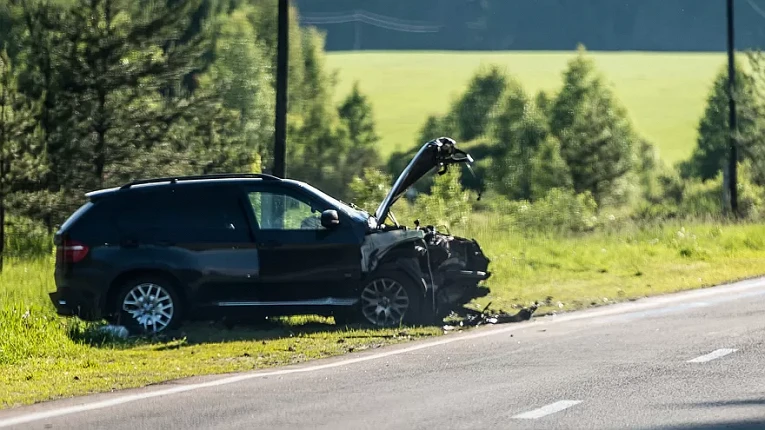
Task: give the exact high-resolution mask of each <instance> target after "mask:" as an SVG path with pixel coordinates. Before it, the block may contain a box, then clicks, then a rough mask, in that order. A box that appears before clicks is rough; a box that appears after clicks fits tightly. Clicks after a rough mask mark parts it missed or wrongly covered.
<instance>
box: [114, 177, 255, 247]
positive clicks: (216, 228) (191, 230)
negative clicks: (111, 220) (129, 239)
mask: <svg viewBox="0 0 765 430" xmlns="http://www.w3.org/2000/svg"><path fill="white" fill-rule="evenodd" d="M124 204H125V207H123V208H122V210H120V211H119V212H117V216H116V219H115V221H116V225H117V227H118V228H119V229H120V231H121V232H122V233H123V234H128V235H130V236H133V237H136V238H139V239H142V240H166V241H171V242H197V243H223V242H226V243H231V242H235V243H242V242H247V241H249V240H250V237H249V231H248V229H247V219H246V217H245V214H244V211H243V210H242V207H241V206H240V205H239V204H238V200H237V198H236V194H235V193H233V192H231V193H229V192H225V191H224V190H210V189H190V188H183V189H177V190H172V191H169V192H157V193H147V195H145V196H144V197H140V198H139V197H138V196H136V198H134V199H129V201H126V202H124Z"/></svg>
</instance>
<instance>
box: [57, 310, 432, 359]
mask: <svg viewBox="0 0 765 430" xmlns="http://www.w3.org/2000/svg"><path fill="white" fill-rule="evenodd" d="M434 326H437V325H434ZM107 327H108V326H107V325H106V324H105V323H99V324H95V323H83V322H77V323H72V324H70V325H69V328H68V335H69V338H70V339H72V340H73V341H75V342H77V343H81V344H85V345H89V346H91V347H95V348H109V349H129V348H135V347H139V346H147V345H156V348H154V349H155V350H156V351H165V350H172V349H180V348H184V347H190V346H194V345H199V344H206V343H227V342H241V341H253V342H264V343H265V342H267V341H272V340H278V339H284V338H291V337H303V336H310V335H315V334H325V335H332V334H334V333H338V332H344V333H345V334H343V335H342V336H341V337H342V338H347V339H385V338H395V337H397V336H401V335H404V333H402V332H401V331H400V330H405V329H408V328H413V327H409V326H401V327H400V328H398V329H397V328H392V329H378V328H374V327H372V326H371V325H366V324H347V325H346V324H343V325H338V324H335V322H334V320H333V319H332V318H325V317H320V316H313V315H310V316H299V317H279V318H251V319H237V320H236V321H235V323H234V322H227V321H221V320H209V321H192V322H186V323H184V324H183V325H182V326H181V327H180V328H179V329H176V330H172V331H168V332H166V333H162V334H157V335H135V336H130V337H127V338H122V337H120V336H118V335H116V334H115V333H114V331H111V330H109V329H108V328H107ZM391 332H393V333H391Z"/></svg>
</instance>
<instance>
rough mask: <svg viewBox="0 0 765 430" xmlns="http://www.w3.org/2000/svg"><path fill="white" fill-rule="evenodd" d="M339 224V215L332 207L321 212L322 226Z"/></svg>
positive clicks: (330, 226) (331, 226) (328, 226)
mask: <svg viewBox="0 0 765 430" xmlns="http://www.w3.org/2000/svg"><path fill="white" fill-rule="evenodd" d="M339 224H340V217H339V216H338V215H337V211H336V210H334V209H327V210H325V211H324V212H322V213H321V226H322V227H324V228H333V227H337V226H338V225H339Z"/></svg>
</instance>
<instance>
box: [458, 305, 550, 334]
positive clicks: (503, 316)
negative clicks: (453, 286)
mask: <svg viewBox="0 0 765 430" xmlns="http://www.w3.org/2000/svg"><path fill="white" fill-rule="evenodd" d="M490 306H491V303H489V304H487V305H486V307H484V308H483V310H480V311H479V310H475V309H470V308H462V309H460V311H459V312H457V311H454V312H452V315H451V316H450V318H449V319H457V320H458V322H457V323H456V324H455V325H445V326H444V327H443V329H444V330H445V331H450V330H455V329H459V328H460V327H477V326H481V325H487V324H507V323H514V322H521V321H528V320H530V319H531V316H532V315H533V314H534V312H535V311H536V310H537V309H538V308H539V303H534V304H533V305H531V306H529V307H526V308H521V310H520V311H518V312H517V313H515V314H510V313H508V312H505V311H504V310H501V309H500V310H499V311H494V310H491V309H490Z"/></svg>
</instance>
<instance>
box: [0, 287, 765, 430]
mask: <svg viewBox="0 0 765 430" xmlns="http://www.w3.org/2000/svg"><path fill="white" fill-rule="evenodd" d="M764 286H765V278H759V279H754V280H748V281H741V282H736V283H732V284H727V285H721V286H719V287H716V288H707V289H703V290H690V291H685V292H681V293H676V294H673V295H667V296H659V297H651V298H646V299H643V300H641V301H639V302H627V303H621V304H616V305H613V306H609V307H605V308H600V309H590V310H585V311H581V312H575V313H570V314H561V315H554V316H552V317H549V318H545V319H537V320H536V321H533V320H532V321H531V322H530V323H527V324H519V325H516V324H513V325H511V326H508V327H502V328H496V329H494V328H487V329H484V330H479V331H476V332H470V333H466V334H463V335H459V334H453V335H449V337H447V338H442V339H439V340H435V341H429V342H423V343H420V344H417V345H413V346H410V347H408V348H401V349H394V350H391V351H387V352H381V353H378V354H370V355H363V356H361V357H356V358H348V359H343V360H338V361H334V362H330V363H326V364H316V365H311V366H305V367H298V368H291V369H282V370H275V371H268V372H262V371H261V372H256V373H244V374H240V375H236V376H229V377H224V378H221V379H216V380H214V381H208V382H200V383H196V384H188V385H179V386H175V387H172V388H167V389H163V390H156V391H150V392H145V393H136V394H130V395H124V396H119V397H115V398H111V399H106V400H101V401H95V402H92V403H85V404H81V405H77V406H68V407H62V408H57V409H51V410H47V411H41V412H33V413H29V414H25V415H17V416H11V417H10V418H6V419H0V428H3V427H10V426H15V425H19V424H26V423H30V422H33V421H40V420H44V419H50V418H56V417H60V416H64V415H71V414H75V413H79V412H88V411H93V410H96V409H104V408H109V407H113V406H118V405H122V404H125V403H129V402H135V401H139V400H146V399H151V398H154V397H161V396H167V395H172V394H178V393H184V392H187V391H195V390H200V389H204V388H210V387H217V386H221V385H228V384H234V383H237V382H242V381H247V380H250V379H257V378H266V377H269V376H282V375H289V374H293V373H306V372H315V371H319V370H324V369H331V368H334V367H341V366H347V365H350V364H355V363H361V362H364V361H371V360H379V359H381V358H386V357H391V356H396V355H401V354H406V353H409V352H414V351H419V350H422V349H427V348H433V347H436V346H441V345H447V344H450V343H453V342H460V341H464V340H471V339H479V338H482V337H487V336H494V335H499V334H504V333H509V332H512V331H515V330H519V329H522V328H524V327H528V326H529V325H531V324H539V323H543V324H560V323H565V322H569V321H578V320H583V319H594V318H599V317H601V318H602V317H607V316H612V315H624V314H625V313H629V312H639V311H641V310H644V309H654V308H664V307H667V306H670V305H671V304H673V303H678V302H685V301H690V300H694V299H696V300H698V299H701V298H706V297H710V296H716V295H721V296H723V297H722V298H719V299H716V300H715V302H716V301H717V300H733V297H734V295H738V297H742V296H748V295H752V294H757V295H759V294H762V293H763V291H762V290H761V289H762V288H763V287H764ZM753 289H754V290H759V291H755V292H754V293H748V294H747V292H748V291H750V290H753ZM707 302H708V303H711V302H712V301H710V300H707ZM85 401H87V399H86V400H85ZM3 412H5V411H2V410H0V413H3ZM11 413H13V412H11Z"/></svg>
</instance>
